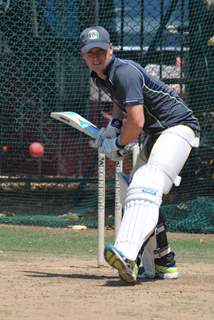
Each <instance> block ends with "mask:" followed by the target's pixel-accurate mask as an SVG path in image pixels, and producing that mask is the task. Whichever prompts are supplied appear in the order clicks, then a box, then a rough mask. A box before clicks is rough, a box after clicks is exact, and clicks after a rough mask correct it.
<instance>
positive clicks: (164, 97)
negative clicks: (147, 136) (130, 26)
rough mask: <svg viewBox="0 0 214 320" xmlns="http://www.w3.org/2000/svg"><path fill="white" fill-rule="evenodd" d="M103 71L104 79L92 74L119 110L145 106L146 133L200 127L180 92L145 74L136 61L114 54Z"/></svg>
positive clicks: (197, 129) (196, 129)
mask: <svg viewBox="0 0 214 320" xmlns="http://www.w3.org/2000/svg"><path fill="white" fill-rule="evenodd" d="M106 74H107V79H106V80H102V79H100V78H99V77H98V76H97V75H96V73H94V72H92V74H91V76H92V79H93V81H94V82H95V84H96V85H97V86H98V87H99V88H101V89H102V90H103V91H104V92H106V93H107V94H108V95H109V96H110V97H111V99H112V101H113V102H114V103H115V104H116V105H117V106H118V107H119V108H120V109H121V110H122V111H124V112H126V108H127V107H130V108H131V107H132V106H135V105H138V104H143V105H144V113H145V125H144V131H145V132H148V133H157V132H161V131H163V130H164V129H166V128H169V127H172V126H175V125H178V124H185V125H188V126H189V127H191V128H192V129H193V130H194V131H196V132H197V131H199V130H200V129H199V123H198V120H197V119H196V118H195V117H194V116H193V113H192V111H191V110H190V109H189V108H188V107H187V106H186V105H185V103H184V101H183V100H182V99H181V98H180V97H179V95H178V94H177V93H176V92H175V91H174V90H173V89H171V88H170V87H169V86H167V85H166V84H165V83H163V82H161V81H159V80H156V79H154V78H153V77H151V76H150V75H149V74H147V73H146V71H145V69H144V68H143V67H142V66H141V65H139V64H138V63H136V62H134V61H132V60H123V59H119V58H117V57H115V56H114V57H113V58H112V61H111V62H110V64H109V65H108V67H107V68H106Z"/></svg>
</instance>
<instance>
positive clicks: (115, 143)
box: [100, 136, 125, 155]
mask: <svg viewBox="0 0 214 320" xmlns="http://www.w3.org/2000/svg"><path fill="white" fill-rule="evenodd" d="M124 147H125V146H123V145H121V144H120V136H118V137H117V138H112V139H107V138H106V139H104V140H103V141H102V144H101V146H100V152H102V153H105V154H106V155H107V154H111V153H112V152H115V151H119V150H123V149H124Z"/></svg>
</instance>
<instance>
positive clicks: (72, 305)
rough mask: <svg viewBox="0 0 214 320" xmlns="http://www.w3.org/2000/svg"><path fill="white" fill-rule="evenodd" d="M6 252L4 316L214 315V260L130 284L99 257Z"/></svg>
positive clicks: (1, 285)
mask: <svg viewBox="0 0 214 320" xmlns="http://www.w3.org/2000/svg"><path fill="white" fill-rule="evenodd" d="M1 255H2V259H1V269H0V300H1V304H0V320H25V319H27V320H47V319H48V320H61V319H63V320H86V319H87V320H90V319H93V320H94V319H98V320H114V319H115V320H130V319H135V320H138V319H141V320H153V319H154V320H159V319H164V320H172V319H173V320H181V319H184V320H199V319H200V320H202V319H204V320H211V319H212V320H213V319H214V264H205V263H194V264H192V265H187V264H179V271H180V278H179V279H178V280H157V281H148V282H144V283H140V284H138V285H135V286H128V285H124V284H123V283H122V282H120V281H119V280H118V277H117V273H116V272H114V271H113V270H112V269H111V268H109V267H108V266H104V267H102V268H97V267H96V264H97V261H96V259H95V258H94V259H93V260H87V259H84V258H83V259H80V258H75V259H74V258H72V259H70V258H67V257H63V256H59V257H58V258H56V257H53V256H48V255H44V256H40V257H38V256H37V257H35V256H31V255H29V254H28V256H23V257H22V259H19V260H18V259H14V261H8V260H7V259H4V257H3V255H4V254H3V252H2V253H1Z"/></svg>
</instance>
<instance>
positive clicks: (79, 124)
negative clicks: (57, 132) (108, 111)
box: [51, 111, 99, 139]
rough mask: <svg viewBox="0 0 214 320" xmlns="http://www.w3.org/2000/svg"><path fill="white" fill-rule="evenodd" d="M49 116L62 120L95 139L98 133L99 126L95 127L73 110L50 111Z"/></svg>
mask: <svg viewBox="0 0 214 320" xmlns="http://www.w3.org/2000/svg"><path fill="white" fill-rule="evenodd" d="M51 118H54V119H56V120H59V121H61V122H64V123H65V124H67V125H69V126H71V127H73V128H75V129H77V130H79V131H81V132H83V133H85V134H86V135H88V136H89V137H91V138H93V139H96V137H97V135H98V133H99V128H97V127H96V126H95V125H94V124H93V123H92V122H90V121H88V120H87V119H85V118H84V117H82V116H81V115H80V114H78V113H76V112H73V111H67V112H51Z"/></svg>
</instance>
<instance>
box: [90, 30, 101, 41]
mask: <svg viewBox="0 0 214 320" xmlns="http://www.w3.org/2000/svg"><path fill="white" fill-rule="evenodd" d="M99 36H100V35H99V32H98V31H97V30H90V31H89V33H88V39H89V40H97V39H99Z"/></svg>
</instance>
